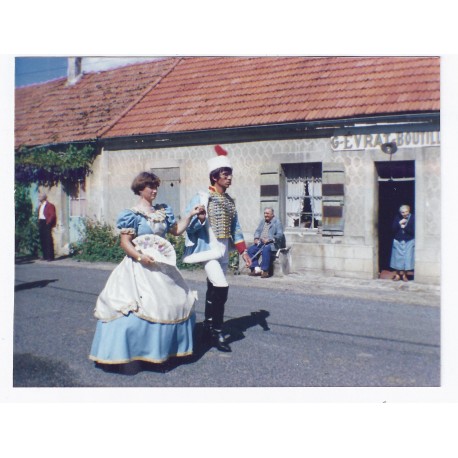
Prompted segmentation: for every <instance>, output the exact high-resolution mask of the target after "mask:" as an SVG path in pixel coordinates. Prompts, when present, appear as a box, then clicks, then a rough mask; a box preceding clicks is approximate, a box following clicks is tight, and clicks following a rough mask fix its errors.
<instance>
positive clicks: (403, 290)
mask: <svg viewBox="0 0 458 458" xmlns="http://www.w3.org/2000/svg"><path fill="white" fill-rule="evenodd" d="M34 262H36V263H44V264H45V263H46V261H39V260H36V261H34ZM53 264H55V265H57V266H71V267H76V268H81V269H87V268H90V269H101V270H113V269H114V268H115V267H116V264H113V263H105V262H86V261H78V260H76V259H74V258H58V259H56V260H55V261H53ZM181 273H182V275H183V277H184V278H185V279H186V280H192V281H202V282H205V281H206V276H205V271H204V270H203V269H195V270H186V269H182V270H181ZM248 274H249V270H248V269H242V270H241V272H240V274H236V272H234V271H232V270H231V271H229V272H228V275H227V278H228V282H229V286H231V285H234V286H237V285H240V286H246V287H249V286H255V287H256V288H271V289H276V290H278V289H281V290H284V291H285V293H287V292H294V293H304V294H314V295H337V296H343V297H360V298H364V299H368V300H370V299H374V300H377V301H383V302H387V303H391V304H393V303H402V304H416V305H422V306H431V307H439V306H440V302H441V288H440V286H439V285H430V284H422V283H418V282H417V281H415V280H410V281H409V282H402V281H399V282H394V281H392V280H389V279H379V278H377V279H356V278H344V277H337V276H326V275H319V274H316V273H311V272H305V271H293V272H291V273H290V274H289V275H286V276H279V275H274V276H272V277H269V278H260V277H250V276H249V275H248Z"/></svg>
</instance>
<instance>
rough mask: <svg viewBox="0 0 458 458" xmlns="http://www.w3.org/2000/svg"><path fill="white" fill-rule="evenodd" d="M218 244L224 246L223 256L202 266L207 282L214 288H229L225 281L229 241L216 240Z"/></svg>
mask: <svg viewBox="0 0 458 458" xmlns="http://www.w3.org/2000/svg"><path fill="white" fill-rule="evenodd" d="M218 241H219V242H221V243H223V244H224V245H226V250H225V252H224V256H223V257H221V258H219V259H212V260H211V261H207V262H206V263H205V264H204V268H205V272H206V274H207V278H208V280H209V281H210V282H211V283H213V286H215V287H216V288H224V287H227V286H229V284H228V283H227V280H226V272H227V268H228V266H229V239H218Z"/></svg>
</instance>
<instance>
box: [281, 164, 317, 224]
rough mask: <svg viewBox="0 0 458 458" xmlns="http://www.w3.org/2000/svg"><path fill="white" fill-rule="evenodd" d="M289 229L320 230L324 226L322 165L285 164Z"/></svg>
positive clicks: (286, 208) (286, 222)
mask: <svg viewBox="0 0 458 458" xmlns="http://www.w3.org/2000/svg"><path fill="white" fill-rule="evenodd" d="M282 168H283V174H284V177H285V210H286V211H285V213H286V215H285V216H286V221H285V226H286V227H287V228H294V227H297V228H306V229H318V228H320V227H321V225H322V216H323V207H322V166H321V163H299V164H283V165H282Z"/></svg>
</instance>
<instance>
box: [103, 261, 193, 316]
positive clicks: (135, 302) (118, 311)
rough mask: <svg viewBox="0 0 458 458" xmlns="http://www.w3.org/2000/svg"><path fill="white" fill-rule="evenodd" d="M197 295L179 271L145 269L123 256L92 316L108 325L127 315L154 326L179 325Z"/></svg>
mask: <svg viewBox="0 0 458 458" xmlns="http://www.w3.org/2000/svg"><path fill="white" fill-rule="evenodd" d="M195 301H196V292H195V291H192V290H190V289H189V287H188V286H187V284H186V282H185V281H184V279H183V277H182V276H181V273H180V271H179V270H178V269H177V268H176V267H175V266H171V265H168V264H164V263H155V264H153V265H152V266H151V267H148V268H147V267H144V266H142V265H141V264H140V263H139V262H137V261H134V260H132V258H130V257H128V256H126V257H125V258H124V259H123V260H122V261H121V263H120V264H119V265H118V266H117V267H116V268H115V269H114V270H113V272H112V273H111V275H110V277H109V278H108V281H107V283H106V285H105V287H104V289H103V290H102V292H101V293H100V295H99V297H98V299H97V303H96V306H95V310H94V316H95V317H96V318H97V319H99V320H101V321H105V322H106V321H111V320H114V319H116V318H120V317H122V316H127V315H128V314H129V313H131V312H132V313H134V314H135V315H136V316H138V317H139V318H142V319H145V320H147V321H152V322H155V323H179V322H182V321H185V320H187V319H188V318H189V316H190V315H191V313H192V312H193V310H194V303H195Z"/></svg>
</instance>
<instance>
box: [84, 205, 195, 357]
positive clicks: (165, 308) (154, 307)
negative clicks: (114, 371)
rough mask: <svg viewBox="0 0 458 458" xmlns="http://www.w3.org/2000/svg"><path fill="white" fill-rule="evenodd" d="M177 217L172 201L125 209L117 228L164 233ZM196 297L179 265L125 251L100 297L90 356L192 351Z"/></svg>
mask: <svg viewBox="0 0 458 458" xmlns="http://www.w3.org/2000/svg"><path fill="white" fill-rule="evenodd" d="M175 222H176V220H175V216H174V214H173V212H172V210H171V208H170V207H168V206H166V205H156V206H155V207H154V211H153V212H152V213H150V214H146V213H144V212H143V211H142V210H139V209H136V208H133V209H130V210H124V211H123V212H121V213H120V215H119V217H118V221H117V228H118V229H120V230H121V233H127V234H132V235H133V236H134V237H138V236H142V235H147V234H155V235H158V236H160V237H164V236H165V234H166V233H167V232H168V231H169V230H170V228H171V227H172V226H173V225H174V224H175ZM195 300H196V293H195V292H194V291H191V290H190V289H189V287H188V286H187V284H186V282H185V281H184V279H183V277H182V276H181V274H180V272H179V270H178V269H177V268H176V266H175V265H168V264H165V263H160V262H156V263H154V264H153V265H152V267H144V266H143V265H142V264H141V263H139V262H137V261H135V260H133V259H132V258H131V257H129V256H126V257H125V258H124V259H123V260H122V262H121V263H120V264H119V265H118V266H117V267H116V268H115V269H114V270H113V272H112V273H111V275H110V277H109V278H108V280H107V283H106V285H105V287H104V289H103V290H102V292H101V293H100V295H99V297H98V299H97V303H96V307H95V310H94V315H95V317H96V318H97V319H98V321H97V327H96V331H95V336H94V340H93V342H92V347H91V352H90V355H89V358H90V359H91V360H93V361H96V362H98V363H103V364H122V363H128V362H130V361H133V360H142V361H149V362H153V363H161V362H164V361H166V360H167V359H168V358H169V357H172V356H186V355H190V354H192V350H193V329H194V325H195V311H194V303H195Z"/></svg>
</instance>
